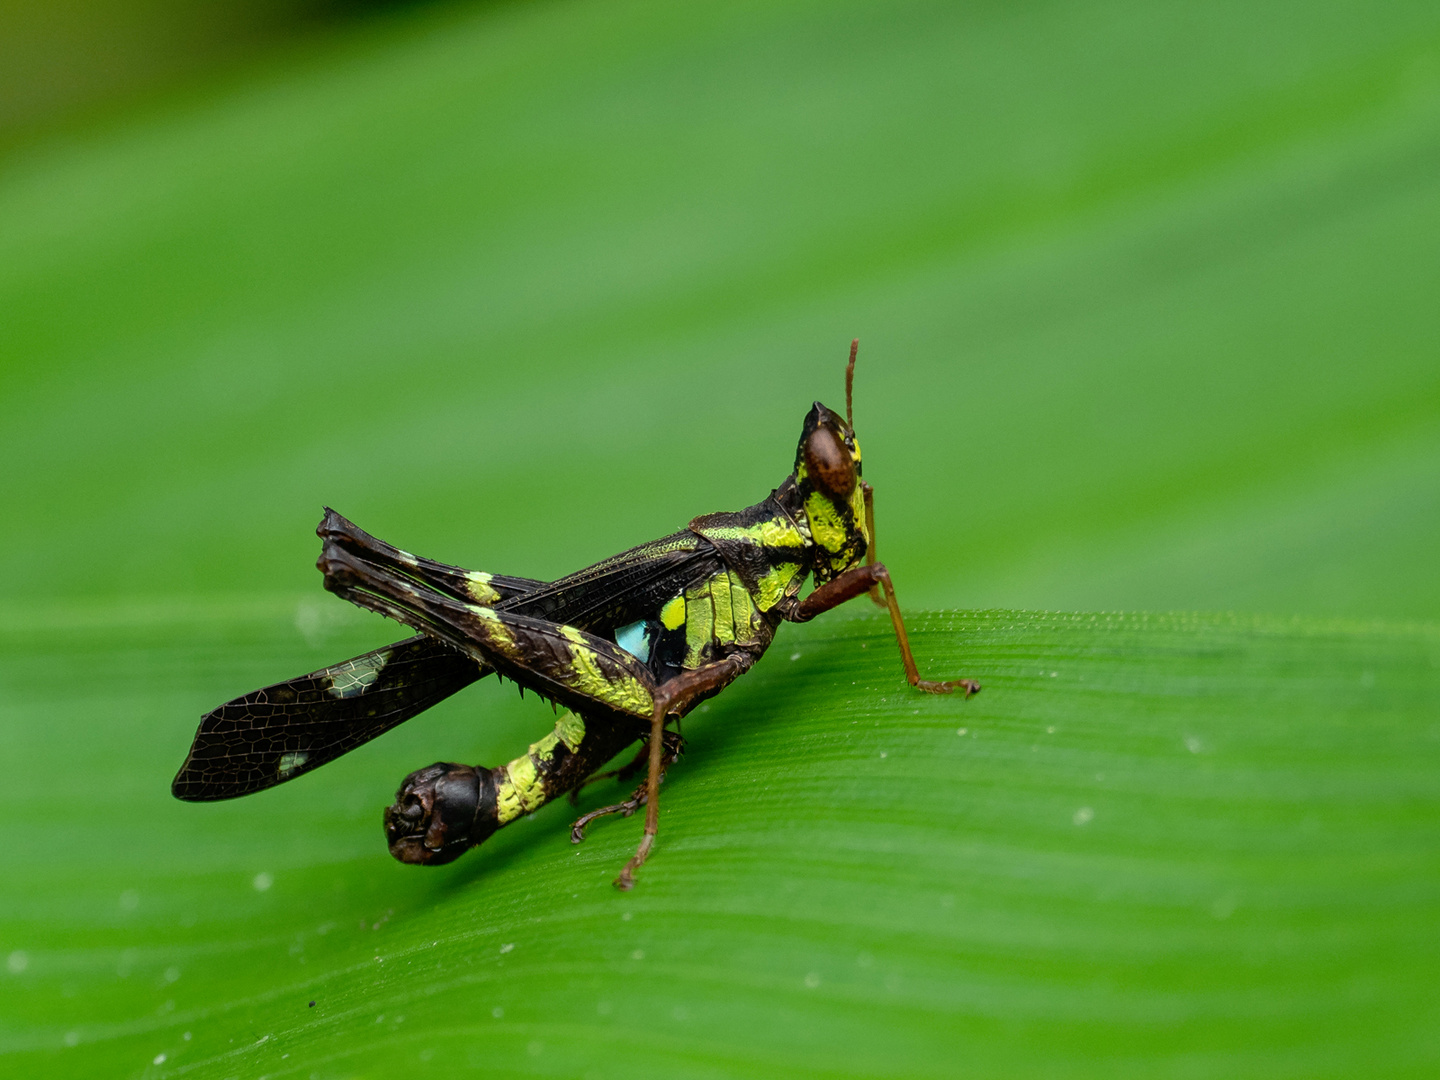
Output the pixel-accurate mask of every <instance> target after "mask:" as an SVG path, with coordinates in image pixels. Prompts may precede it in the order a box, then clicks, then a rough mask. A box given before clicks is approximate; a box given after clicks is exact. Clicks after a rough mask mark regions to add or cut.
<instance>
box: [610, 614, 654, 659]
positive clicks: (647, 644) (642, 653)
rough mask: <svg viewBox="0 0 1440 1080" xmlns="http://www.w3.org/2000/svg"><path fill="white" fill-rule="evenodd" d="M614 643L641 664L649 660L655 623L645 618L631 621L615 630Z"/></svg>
mask: <svg viewBox="0 0 1440 1080" xmlns="http://www.w3.org/2000/svg"><path fill="white" fill-rule="evenodd" d="M615 644H616V645H619V646H620V648H622V649H624V650H625V651H626V652H628V653H629V654H630V655H631V656H633V657H635V659H636V660H639V661H640V662H641V663H642V664H648V663H649V662H650V649H651V648H652V647H653V646H654V644H655V624H654V623H652V622H650V621H649V620H647V619H641V620H640V621H639V622H632V623H631V624H630V625H629V626H622V627H620V629H618V630H616V631H615Z"/></svg>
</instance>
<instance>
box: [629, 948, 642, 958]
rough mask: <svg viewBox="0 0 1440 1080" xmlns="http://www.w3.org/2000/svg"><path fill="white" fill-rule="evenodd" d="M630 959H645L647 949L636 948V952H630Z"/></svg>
mask: <svg viewBox="0 0 1440 1080" xmlns="http://www.w3.org/2000/svg"><path fill="white" fill-rule="evenodd" d="M630 959H631V960H644V959H645V950H644V949H636V950H635V951H634V952H632V953H631V954H630Z"/></svg>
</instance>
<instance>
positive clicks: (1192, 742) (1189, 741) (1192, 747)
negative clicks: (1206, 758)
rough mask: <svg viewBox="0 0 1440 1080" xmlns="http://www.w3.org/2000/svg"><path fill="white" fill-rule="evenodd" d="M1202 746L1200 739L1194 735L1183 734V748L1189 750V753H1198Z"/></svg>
mask: <svg viewBox="0 0 1440 1080" xmlns="http://www.w3.org/2000/svg"><path fill="white" fill-rule="evenodd" d="M1203 748H1204V747H1203V746H1202V744H1201V742H1200V740H1199V739H1197V738H1196V737H1195V736H1194V735H1186V736H1185V749H1186V750H1189V751H1190V753H1192V754H1198V753H1199V752H1200V751H1201V750H1202V749H1203Z"/></svg>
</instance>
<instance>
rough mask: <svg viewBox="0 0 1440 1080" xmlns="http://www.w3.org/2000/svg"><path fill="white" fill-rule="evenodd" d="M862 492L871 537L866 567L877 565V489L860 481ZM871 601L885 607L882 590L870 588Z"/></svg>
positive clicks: (867, 548)
mask: <svg viewBox="0 0 1440 1080" xmlns="http://www.w3.org/2000/svg"><path fill="white" fill-rule="evenodd" d="M860 490H861V491H863V492H864V493H865V532H866V535H868V536H869V537H870V543H869V545H868V546H867V547H866V548H865V565H866V566H874V565H875V561H876V560H875V489H874V488H873V487H871V486H870V485H869V484H867V483H865V481H863V480H862V481H860ZM870 599H871V600H873V601H875V603H876V604H878V605H879V606H880V607H884V606H885V601H884V599H883V598H882V597H881V596H880V590H879V589H878V588H876V587H875V586H874V585H871V586H870Z"/></svg>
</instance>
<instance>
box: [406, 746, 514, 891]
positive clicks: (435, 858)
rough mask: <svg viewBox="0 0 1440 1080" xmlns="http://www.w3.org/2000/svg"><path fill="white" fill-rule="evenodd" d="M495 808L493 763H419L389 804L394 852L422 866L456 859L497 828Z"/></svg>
mask: <svg viewBox="0 0 1440 1080" xmlns="http://www.w3.org/2000/svg"><path fill="white" fill-rule="evenodd" d="M487 809H488V811H489V812H488V813H487ZM494 810H495V785H494V782H493V781H492V780H491V778H490V770H489V769H472V768H471V767H470V766H469V765H450V764H446V763H445V762H436V763H435V764H434V765H429V766H427V767H425V768H423V769H417V770H416V771H415V772H413V773H411V774H410V775H409V776H407V777H406V778H405V782H404V783H403V784H401V785H400V790H399V791H397V792H396V793H395V802H394V805H392V806H388V807H386V809H385V838H386V839H387V840H388V841H389V842H390V854H391V855H394V856H395V858H397V859H399V860H400V861H401V862H403V863H412V864H416V865H421V866H440V865H441V864H443V863H448V862H453V861H454V860H455V859H458V858H459V857H460V856H461V855H463V854H465V852H467V851H469V850H470V849H471V848H472V847H474V846H475V845H476V844H479V843H481V842H482V841H484V840H485V839H486V838H487V837H489V835H490V834H491V833H492V832H494V831H495V829H494V825H493V822H494V817H495V815H494Z"/></svg>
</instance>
